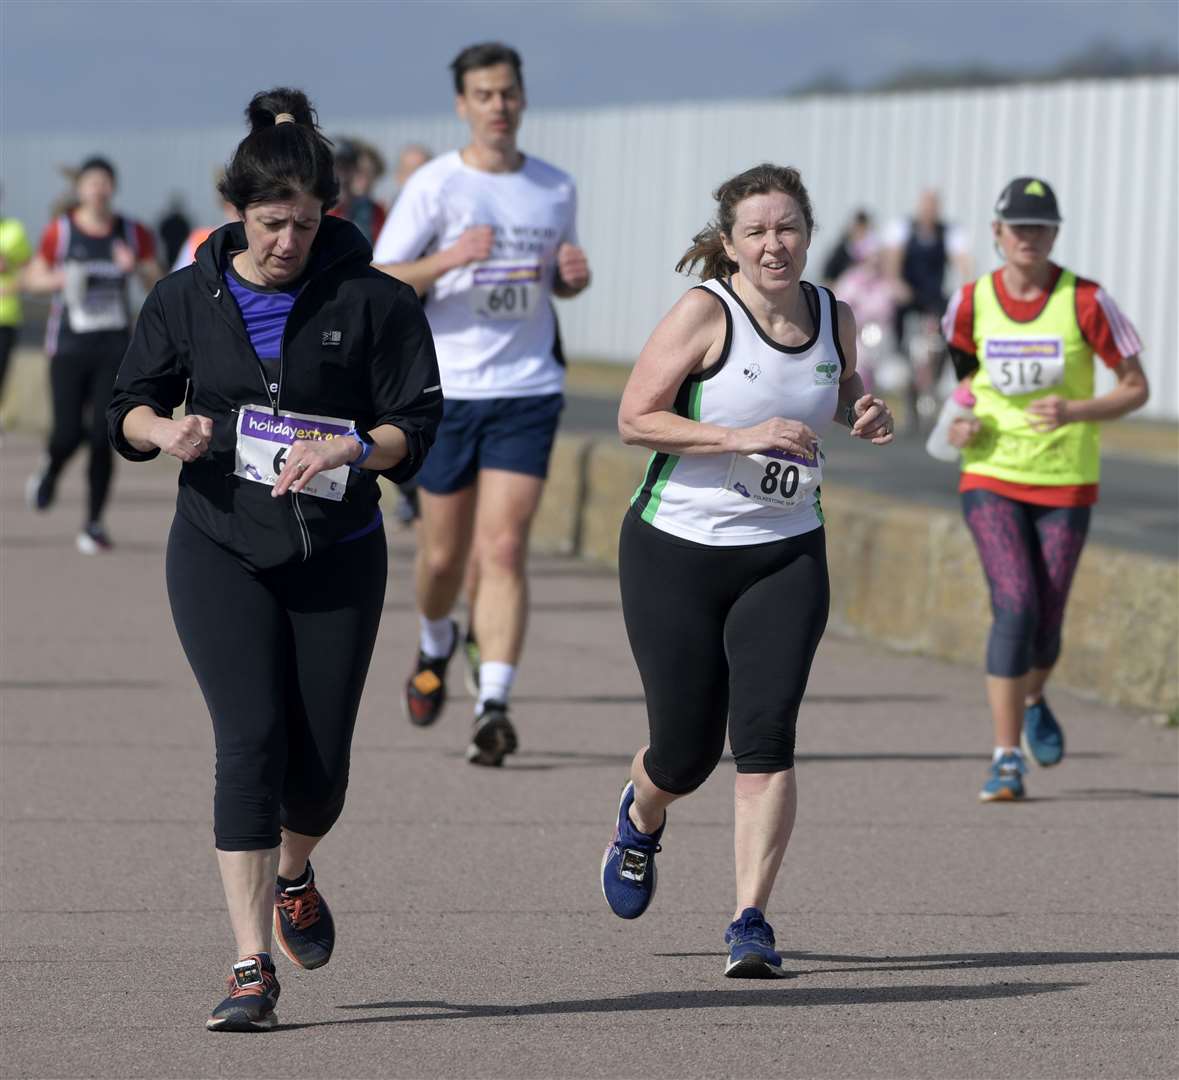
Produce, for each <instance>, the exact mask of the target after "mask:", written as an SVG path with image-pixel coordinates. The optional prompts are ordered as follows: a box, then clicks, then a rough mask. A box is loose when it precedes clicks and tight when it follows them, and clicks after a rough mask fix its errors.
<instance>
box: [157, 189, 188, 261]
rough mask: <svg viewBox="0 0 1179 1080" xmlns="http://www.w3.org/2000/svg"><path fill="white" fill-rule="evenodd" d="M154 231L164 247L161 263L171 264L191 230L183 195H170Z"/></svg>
mask: <svg viewBox="0 0 1179 1080" xmlns="http://www.w3.org/2000/svg"><path fill="white" fill-rule="evenodd" d="M156 232H157V233H158V234H159V237H160V243H161V245H162V246H163V248H164V250H163V252H162V254H163V256H164V257H163V259H162V260H161V264H162V265H163V266H171V265H172V264H173V263H175V262H176V258H177V256H178V255H179V254H180V250H181V248H183V247H184V241H185V240H187V239H188V234H189V233H190V232H192V221H191V220H189V217H188V215H187V214H186V213H185V212H184V198H183V196H181V195H180V194H174V195H173V196H172V199H171V201H170V202H169V203H168V209H167V212H166V213H165V214H164V216H163V217H162V218H160V220H159V223H158V224H157V225H156Z"/></svg>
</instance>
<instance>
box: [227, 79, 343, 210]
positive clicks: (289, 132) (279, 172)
mask: <svg viewBox="0 0 1179 1080" xmlns="http://www.w3.org/2000/svg"><path fill="white" fill-rule="evenodd" d="M280 116H281V117H283V122H282V123H281V124H279V123H276V122H275V121H276V120H277V118H278V117H280ZM288 118H292V119H293V122H292V119H288ZM246 119H247V120H248V121H249V124H250V133H249V135H247V136H246V137H245V138H244V139H242V141H241V142H240V143H238V147H237V149H236V150H235V151H234V153H233V159H232V160H231V161H230V162H229V165H228V166H226V169H225V177H224V179H223V180H222V181H221V183H220V184H218V185H217V190H218V191H219V192H221V196H222V198H224V199H225V201H226V202H228V203H231V204H232V205H233V206H234V207H236V208H237V210H238V211H239V212H240V211H244V210H245V209H246V207H247V206H252V205H253V204H254V203H260V202H272V201H274V200H277V199H289V198H291V197H292V196H293V195H297V194H306V195H311V196H314V197H315V198H316V199H319V200H320V202H322V203H323V208H324V210H330V209H331V208H332V207H333V206H335V204H336V199H337V198H338V197H339V194H340V182H339V180H337V179H336V168H335V160H334V158H333V155H332V144H331V141H330V140H329V139H326V138H325V137H324V135H323V133H322V132H321V131H320V130H319V121H318V117H317V115H316V112H315V109H314V108H313V107H312V105H311V102H310V101H308V100H307V95H306V94H304V93H303V92H302V91H301V90H292V89H291V88H290V87H286V86H277V87H275V88H274V89H273V90H264V91H262V92H261V93H258V94H255V95H254V96H253V98H251V99H250V104H249V105H247V106H246Z"/></svg>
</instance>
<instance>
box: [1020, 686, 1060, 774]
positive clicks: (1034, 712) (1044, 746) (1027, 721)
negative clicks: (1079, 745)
mask: <svg viewBox="0 0 1179 1080" xmlns="http://www.w3.org/2000/svg"><path fill="white" fill-rule="evenodd" d="M1019 744H1020V746H1022V747H1023V752H1024V753H1025V754H1026V755H1027V756H1028V757H1030V758H1031V759H1032V760H1033V761H1034V762H1035V763H1036V764H1037V765H1043V766H1044V767H1045V768H1047V767H1048V766H1049V765H1058V764H1059V763H1060V759H1061V758H1062V757H1064V730H1063V729H1062V728H1061V726H1060V724H1059V723H1058V722H1057V720H1056V717H1055V716H1054V715H1053V714H1052V710H1051V709H1050V708H1048V702H1047V701H1045V700H1044V699H1043V698H1040V700H1039V701H1037V702H1036V703H1035V705H1028V706H1027V707H1026V708H1025V709H1024V710H1023V734H1022V735H1021V736H1020V737H1019Z"/></svg>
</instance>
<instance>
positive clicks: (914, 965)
mask: <svg viewBox="0 0 1179 1080" xmlns="http://www.w3.org/2000/svg"><path fill="white" fill-rule="evenodd" d="M651 955H652V956H663V957H692V956H709V957H721V956H724V955H725V953H724V951H723V950H719V949H718V950H709V951H707V952H657V953H652V954H651ZM782 958H783V959H784V960H801V961H803V962H808V961H809V962H811V963H814V962H816V961H819V962H827V963H832V964H855V965H856V966H855V967H838V968H810V969H808V970H804V971H791V975H832V974H838V973H840V972H848V973H850V974H856V973H859V972H871V971H889V972H896V971H977V970H979V969H983V968H1006V967H1057V966H1060V965H1064V964H1114V963H1126V962H1131V963H1133V962H1139V961H1143V960H1179V952H1029V953H1018V952H998V953H941V954H938V953H934V954H929V955H918V956H841V955H835V954H828V953H813V952H786V951H785V950H783V951H782Z"/></svg>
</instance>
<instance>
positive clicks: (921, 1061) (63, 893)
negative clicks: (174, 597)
mask: <svg viewBox="0 0 1179 1080" xmlns="http://www.w3.org/2000/svg"><path fill="white" fill-rule="evenodd" d="M36 456H37V449H36V447H35V445H34V444H33V443H32V442H31V441H30V440H27V439H24V440H22V439H17V438H15V437H8V438H7V439H6V441H5V444H4V447H3V450H2V451H0V575H2V577H0V585H2V589H3V609H2V615H0V617H2V620H3V621H2V624H0V632H2V640H0V646H2V648H0V664H2V667H0V690H2V693H3V702H2V704H3V710H2V713H0V717H2V719H0V744H2V746H0V748H2V754H0V827H2V833H0V836H2V841H3V842H2V845H0V867H2V873H0V909H2V912H3V923H2V925H3V935H2V938H0V960H2V961H3V963H2V964H0V987H2V994H3V997H2V999H0V1001H2V1008H3V1021H2V1024H3V1036H2V1047H3V1050H2V1053H0V1075H2V1076H4V1077H22V1078H24V1077H38V1078H40V1077H83V1076H86V1077H112V1078H124V1077H150V1078H154V1080H159V1078H163V1077H241V1076H251V1077H290V1076H300V1077H315V1078H322V1077H512V1078H534V1077H535V1078H541V1077H637V1076H642V1077H652V1078H695V1077H700V1078H718V1077H742V1078H748V1077H777V1076H791V1077H840V1078H845V1077H931V1078H932V1077H937V1078H944V1077H975V1076H1020V1077H1061V1078H1063V1077H1173V1076H1174V1075H1175V1067H1176V1065H1175V1063H1176V1060H1177V1058H1176V1052H1177V1050H1179V1046H1177V1034H1176V1028H1175V1025H1174V1002H1175V1000H1176V996H1175V995H1176V982H1177V979H1176V974H1177V965H1176V961H1177V960H1179V952H1177V951H1176V949H1177V945H1176V928H1177V927H1176V923H1177V919H1176V910H1177V899H1179V897H1177V881H1179V866H1177V855H1176V852H1177V845H1176V840H1177V836H1176V834H1177V831H1179V829H1177V825H1176V807H1177V805H1179V803H1177V799H1179V790H1177V788H1179V785H1177V782H1176V761H1177V755H1176V733H1175V732H1174V730H1166V729H1161V728H1158V727H1156V726H1154V725H1152V724H1151V723H1149V722H1147V721H1146V720H1145V719H1143V718H1140V717H1138V716H1136V715H1133V714H1131V713H1127V712H1122V711H1118V710H1114V709H1111V708H1107V707H1104V706H1101V705H1098V704H1094V703H1092V702H1086V701H1082V700H1079V699H1077V698H1074V697H1072V696H1070V695H1068V694H1065V693H1060V694H1058V695H1056V696H1055V697H1054V699H1053V701H1054V705H1055V707H1056V710H1057V712H1058V713H1059V714H1060V715H1061V717H1062V719H1063V722H1064V723H1065V725H1066V727H1067V730H1068V737H1069V748H1070V753H1069V756H1068V758H1067V759H1066V761H1065V762H1064V763H1063V764H1062V765H1061V766H1060V767H1058V768H1056V769H1053V770H1045V771H1038V772H1035V773H1033V774H1032V775H1031V777H1030V778H1029V790H1030V794H1031V796H1032V798H1031V799H1029V801H1027V802H1026V803H1024V804H1022V805H1004V806H997V805H992V806H981V805H979V804H978V803H977V802H976V801H975V793H976V791H977V788H978V786H979V784H980V782H981V780H982V778H983V774H984V770H985V768H986V763H987V748H988V743H989V739H988V732H987V727H988V723H987V713H986V709H985V706H984V703H983V698H982V686H981V678H980V674H979V672H978V671H977V670H971V669H964V668H960V667H955V666H952V665H948V664H943V663H938V662H936V661H931V660H928V659H924V658H918V657H905V656H900V655H894V654H890V653H888V652H885V651H883V650H881V649H878V648H871V647H867V646H864V645H862V644H856V643H852V642H848V641H840V640H837V639H834V638H832V637H829V638H828V639H827V640H826V641H825V642H824V643H823V645H822V646H821V648H820V651H819V655H818V658H817V661H816V666H815V671H814V674H813V677H812V681H811V686H810V691H809V695H808V698H807V701H806V703H805V705H804V707H803V713H802V717H801V723H800V738H799V752H800V759H799V766H798V771H799V785H800V790H801V798H800V812H799V821H798V827H797V830H796V833H795V838H794V841H793V843H792V845H791V848H790V852H789V854H788V856H787V862H786V866H785V869H784V871H783V874H782V878H781V881H780V884H779V887H778V890H777V893H776V895H775V897H774V899H773V902H772V904H771V909H770V913H769V914H770V918H771V921H772V922H773V923H774V925H775V927H776V929H777V931H778V941H779V945H780V947H781V948H782V950H783V952H784V954H785V957H786V964H787V967H788V968H789V971H790V973H791V977H790V978H789V979H785V980H782V981H780V982H775V983H774V984H772V985H771V984H765V983H742V982H736V981H730V980H726V979H724V978H723V977H722V975H721V972H722V967H723V963H724V947H723V944H722V940H721V935H722V933H723V930H724V927H725V925H726V923H727V922H728V920H729V918H730V914H731V905H732V902H733V898H732V881H731V876H732V856H731V842H732V841H731V836H732V796H731V777H732V765H731V763H729V762H724V763H722V764H721V766H720V768H719V769H718V771H717V773H716V775H715V776H714V777H713V778H712V779H711V780H710V781H709V782H708V783H707V784H706V785H705V786H704V787H703V788H702V789H701V790H700V791H699V792H698V793H696V794H695V795H694V796H693V797H691V798H690V799H688V800H686V801H685V802H684V803H682V804H680V805H678V806H677V807H676V808H674V810H673V812H672V814H671V821H670V824H669V826H668V829H667V833H666V836H665V838H664V845H665V850H664V852H663V854H662V855H661V856H660V863H659V868H660V886H659V895H658V896H657V897H656V899H655V903H654V905H653V907H652V909H651V910H650V911H649V912H648V913H647V915H645V916H644V917H643V918H642V919H640V920H638V921H637V922H634V923H624V922H622V921H621V920H619V919H617V918H615V917H614V916H613V915H612V914H611V913H610V912H609V911H608V910H607V908H606V906H605V903H604V901H603V900H602V897H601V895H600V892H599V888H598V882H597V871H598V862H599V859H600V855H601V850H602V847H603V846H604V845H605V843H606V842H607V840H608V839H609V836H610V832H611V828H612V817H613V813H614V807H615V805H616V798H617V792H618V788H619V786H620V785H621V784H622V782H623V780H624V777H625V772H626V767H627V762H628V761H629V759H630V756H631V754H632V752H633V751H634V749H635V748H636V747H637V746H638V745H639V744H640V742H641V741H642V739H643V734H644V730H645V720H644V709H643V703H642V697H641V694H640V689H639V683H638V679H637V677H636V674H635V671H634V667H633V664H632V662H631V659H630V657H629V654H628V650H627V646H626V640H625V636H624V634H623V630H622V621H621V616H620V613H619V609H618V599H617V586H616V582H615V579H614V577H613V575H612V574H610V573H608V572H604V571H601V570H598V569H594V568H591V567H587V566H585V565H582V564H578V563H576V562H573V561H565V560H552V559H548V560H539V561H538V562H537V564H536V566H535V575H534V581H535V596H534V601H535V602H534V615H533V622H532V630H531V639H530V641H531V644H530V647H529V651H528V654H527V656H526V658H525V663H524V666H523V669H522V672H521V677H520V680H519V684H518V696H517V698H516V704H515V716H516V720H517V723H518V726H519V728H520V732H521V739H522V746H521V752H520V754H519V755H517V756H516V757H515V758H513V759H512V760H511V761H510V764H509V765H508V767H506V768H504V769H502V770H478V769H475V768H473V767H472V766H469V765H467V764H466V763H465V762H464V761H463V759H462V749H463V746H464V744H465V735H466V730H467V724H468V720H469V715H470V709H471V703H470V701H469V700H467V699H466V698H465V697H464V696H463V695H462V694H461V692H460V693H459V694H458V696H457V699H456V700H455V701H454V702H453V703H452V705H451V707H450V708H449V710H448V712H447V714H446V715H445V716H444V717H443V718H442V720H441V722H440V723H439V724H438V726H437V727H435V728H432V729H428V730H420V729H416V728H411V727H410V726H409V725H408V724H407V723H406V722H405V721H404V720H403V719H402V717H401V714H400V711H399V709H398V706H397V704H396V702H397V691H398V686H399V684H400V682H401V679H402V678H403V676H404V673H405V670H406V667H407V665H408V664H409V660H410V655H411V652H412V650H413V647H414V637H415V617H414V614H413V611H412V606H411V603H410V597H409V590H408V587H407V560H408V555H409V545H408V542H407V539H406V536H405V534H403V533H401V534H395V535H394V537H393V539H394V552H393V556H392V564H391V569H392V572H393V573H392V577H391V585H390V590H389V594H388V601H387V604H386V613H385V620H384V623H383V625H382V629H381V638H380V641H379V643H378V648H377V662H376V663H374V666H373V670H372V673H371V676H370V679H369V686H368V689H367V692H366V697H365V700H364V704H363V706H362V710H361V717H360V723H359V726H358V730H357V737H356V743H355V753H354V757H353V767H352V785H351V789H350V794H349V803H348V806H347V807H346V809H345V812H344V816H343V818H342V820H341V822H340V824H339V825H338V827H337V829H336V830H335V831H334V832H333V834H332V835H331V836H330V837H329V838H328V839H327V840H326V841H325V842H324V844H323V846H322V848H321V854H319V855H318V856H317V858H316V870H317V872H318V877H319V880H320V883H321V885H322V887H323V890H324V893H325V895H326V896H327V897H328V898H329V900H330V901H331V903H332V905H333V908H334V911H335V914H336V919H337V922H338V924H339V935H340V936H339V946H338V949H337V952H336V955H335V957H334V958H333V960H332V962H331V964H330V965H329V966H328V967H326V968H324V969H322V970H321V971H316V972H295V971H293V970H292V968H291V966H290V965H289V964H287V963H285V961H282V960H280V966H279V975H280V979H281V980H282V987H283V993H282V1000H281V1002H280V1007H279V1013H280V1017H281V1020H282V1025H283V1026H282V1027H280V1028H279V1029H278V1030H277V1031H275V1032H273V1033H270V1034H266V1035H259V1036H254V1037H251V1036H231V1035H215V1034H210V1033H207V1032H206V1031H205V1030H204V1028H203V1021H204V1018H205V1016H206V1015H207V1013H208V1010H209V1009H210V1007H211V1006H212V1005H213V1004H215V1002H216V1001H217V1000H218V999H219V997H220V994H221V987H222V985H223V979H224V976H225V974H226V971H227V967H228V964H229V963H230V961H231V960H232V959H233V958H234V957H233V953H232V945H231V941H230V936H229V931H228V926H227V920H226V915H225V911H224V904H223V900H222V897H221V890H220V886H219V884H218V881H217V877H216V870H215V863H214V858H213V852H212V850H211V844H212V837H211V831H210V813H211V797H212V738H211V731H210V725H209V722H208V718H207V716H206V714H205V710H204V706H203V703H202V700H201V697H200V694H199V693H198V691H197V688H196V686H195V684H194V682H193V679H192V677H191V675H190V673H189V671H188V669H187V667H186V665H185V662H184V660H183V657H182V655H181V653H180V649H179V647H178V645H177V643H176V639H175V635H174V633H173V630H172V627H171V623H170V619H169V615H168V609H167V601H166V598H165V595H164V587H163V571H162V558H163V544H164V538H165V534H166V529H167V526H168V520H169V517H170V512H171V504H172V499H173V491H174V483H175V481H174V476H173V474H172V472H171V470H170V469H168V468H167V467H165V466H162V465H161V466H136V467H132V466H124V467H123V468H122V469H121V472H120V475H119V477H118V480H117V485H118V486H117V497H116V502H115V505H114V508H113V509H112V512H111V515H110V527H111V530H112V533H113V535H114V537H115V539H116V541H117V542H118V545H119V546H118V549H117V550H116V551H115V552H114V553H113V554H111V555H108V556H102V557H99V558H93V559H88V558H85V557H83V556H80V555H78V554H76V552H75V551H74V548H73V531H74V529H75V528H76V526H77V523H78V519H79V517H80V515H81V512H82V504H81V491H80V472H81V464H80V463H78V464H76V465H75V466H74V467H73V470H72V472H71V473H70V475H69V477H68V478H67V481H66V483H65V485H64V489H63V492H62V497H61V500H60V503H59V506H58V507H57V508H55V510H54V512H53V513H51V514H49V515H46V516H34V515H32V514H31V513H29V512H27V511H25V510H24V508H23V505H22V500H21V482H22V481H23V478H24V476H25V475H26V473H27V472H28V471H29V470H30V469H31V468H32V467H33V465H34V464H35V461H36Z"/></svg>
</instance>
